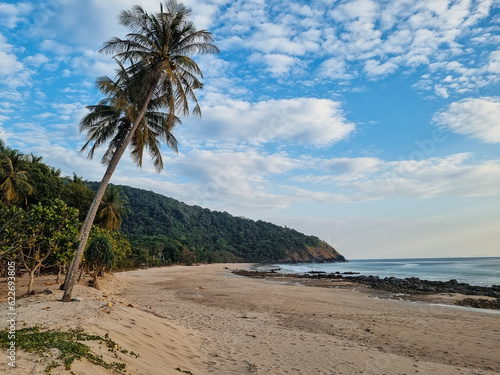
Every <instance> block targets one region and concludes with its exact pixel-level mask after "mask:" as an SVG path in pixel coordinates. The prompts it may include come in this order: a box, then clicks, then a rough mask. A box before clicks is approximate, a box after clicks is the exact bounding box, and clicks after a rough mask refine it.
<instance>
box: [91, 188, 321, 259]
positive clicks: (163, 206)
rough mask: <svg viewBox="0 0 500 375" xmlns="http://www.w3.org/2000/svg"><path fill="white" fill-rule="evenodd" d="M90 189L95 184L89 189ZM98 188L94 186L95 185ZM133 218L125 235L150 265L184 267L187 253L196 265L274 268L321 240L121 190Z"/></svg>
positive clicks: (124, 228) (128, 219) (123, 228)
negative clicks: (261, 264)
mask: <svg viewBox="0 0 500 375" xmlns="http://www.w3.org/2000/svg"><path fill="white" fill-rule="evenodd" d="M91 185H92V184H91ZM93 186H95V185H93ZM121 189H122V191H123V194H124V195H125V196H126V197H127V201H128V205H129V209H130V211H131V215H129V216H127V217H126V218H125V219H124V220H123V223H122V226H121V231H122V232H123V233H125V234H126V235H127V236H128V237H129V239H130V242H131V244H132V251H133V253H134V254H135V255H136V256H140V254H142V263H146V262H145V260H146V259H144V250H147V251H148V252H149V256H150V257H151V258H150V259H149V261H150V264H148V265H154V262H151V261H152V260H153V259H156V260H158V262H157V263H160V264H169V263H177V262H182V261H183V259H182V251H183V248H184V247H187V248H188V249H189V250H191V251H193V252H194V253H195V254H196V261H198V262H208V263H212V262H238V261H245V262H266V261H268V262H272V261H277V260H281V259H285V258H287V257H288V256H290V254H292V253H294V252H299V253H301V252H305V251H307V246H317V245H318V244H319V239H318V238H317V237H314V236H306V235H304V234H302V233H299V232H297V231H295V230H293V229H289V228H284V227H281V226H278V225H274V224H271V223H266V222H264V221H261V220H259V221H253V220H250V219H246V218H242V217H234V216H232V215H230V214H228V213H227V212H218V211H210V210H208V209H205V208H201V207H199V206H188V205H186V204H184V203H182V202H179V201H177V200H175V199H172V198H167V197H165V196H162V195H160V194H156V193H153V192H151V191H145V190H141V189H135V188H132V187H128V186H121Z"/></svg>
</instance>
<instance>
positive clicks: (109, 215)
mask: <svg viewBox="0 0 500 375" xmlns="http://www.w3.org/2000/svg"><path fill="white" fill-rule="evenodd" d="M126 203H127V201H126V200H125V199H122V197H121V196H120V190H119V189H118V188H117V187H114V186H110V187H108V188H107V190H106V193H104V196H103V197H102V201H101V205H100V207H99V211H97V217H96V221H97V224H98V225H99V226H100V227H101V228H104V229H106V230H116V229H118V228H119V227H120V225H121V223H122V216H123V215H124V214H125V213H126V209H125V204H126Z"/></svg>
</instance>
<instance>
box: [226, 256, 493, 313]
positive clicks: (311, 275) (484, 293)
mask: <svg viewBox="0 0 500 375" xmlns="http://www.w3.org/2000/svg"><path fill="white" fill-rule="evenodd" d="M280 271H281V269H280V268H279V267H278V268H272V269H269V270H262V268H261V267H260V269H259V266H258V265H252V266H250V267H249V269H243V270H233V273H235V274H237V275H240V276H244V277H251V278H261V279H268V280H269V279H289V280H295V282H299V283H301V282H303V281H304V280H308V281H313V284H315V285H316V286H321V287H335V286H336V285H343V284H346V283H347V285H351V284H359V285H365V286H366V287H368V288H369V289H372V290H374V291H383V292H389V293H391V294H389V297H387V296H386V297H387V298H391V296H393V295H396V296H405V297H406V299H407V300H410V301H421V302H432V301H438V302H442V303H445V304H452V305H457V306H464V307H472V308H480V309H493V310H500V286H497V285H493V286H490V287H485V286H476V285H469V284H466V283H459V282H457V281H456V280H449V281H430V280H423V279H419V278H416V277H408V278H404V279H402V278H396V277H385V278H380V277H378V276H365V275H359V276H350V275H353V274H356V273H354V272H344V273H340V272H335V273H326V272H324V271H309V272H307V273H281V272H280ZM346 275H347V276H346ZM330 283H331V284H330ZM367 292H368V293H370V292H371V290H369V291H367ZM445 295H450V296H454V297H456V298H453V299H452V300H449V301H448V299H443V298H442V296H445ZM438 296H441V298H438Z"/></svg>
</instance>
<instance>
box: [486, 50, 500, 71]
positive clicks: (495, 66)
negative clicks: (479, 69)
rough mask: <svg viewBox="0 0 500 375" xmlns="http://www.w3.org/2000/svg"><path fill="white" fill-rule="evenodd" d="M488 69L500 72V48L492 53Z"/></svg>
mask: <svg viewBox="0 0 500 375" xmlns="http://www.w3.org/2000/svg"><path fill="white" fill-rule="evenodd" d="M488 71H489V72H492V73H497V74H500V50H498V51H494V52H491V53H490V59H489V64H488Z"/></svg>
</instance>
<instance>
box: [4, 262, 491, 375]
mask: <svg viewBox="0 0 500 375" xmlns="http://www.w3.org/2000/svg"><path fill="white" fill-rule="evenodd" d="M248 266H249V265H241V264H237V265H235V264H215V265H203V266H193V267H184V266H175V267H167V268H156V269H146V270H136V271H129V272H121V273H116V274H114V275H110V276H107V277H106V279H105V280H103V281H102V283H101V284H102V290H100V291H97V290H94V289H91V288H88V287H85V286H82V285H78V286H76V287H75V290H74V293H73V296H74V297H76V296H79V297H81V298H82V301H81V302H72V303H62V302H60V301H59V299H60V298H61V296H62V291H60V290H59V289H58V285H56V284H55V283H53V282H52V283H50V281H47V282H46V283H47V284H51V285H43V287H42V286H40V285H38V288H37V290H39V291H41V290H43V289H45V288H48V289H50V290H51V291H53V294H48V295H47V294H37V295H35V296H31V297H27V298H22V299H19V300H18V306H17V313H18V318H17V327H18V328H22V327H28V326H34V325H39V326H40V327H42V328H47V329H62V330H68V329H69V328H77V327H81V328H83V329H84V330H85V331H86V332H88V333H93V334H98V335H101V336H104V335H105V334H106V333H108V334H109V336H110V337H111V338H112V339H113V340H114V341H116V343H117V344H118V345H120V346H121V347H123V348H125V349H128V350H133V351H134V352H135V353H137V354H139V357H137V358H136V357H134V356H130V355H125V354H124V355H120V357H121V358H120V360H121V361H122V362H124V363H126V364H127V367H126V373H128V374H144V375H145V374H155V375H156V374H182V373H192V374H194V375H203V374H235V375H236V374H238V375H239V374H246V373H256V374H306V375H310V374H311V375H312V374H325V375H326V374H328V375H329V374H346V375H349V374H387V375H390V374H426V375H427V374H450V375H451V374H453V375H455V374H478V375H479V374H484V375H490V374H499V373H500V314H498V312H495V311H489V312H488V311H485V310H474V309H468V308H458V307H453V306H445V305H435V304H429V303H423V302H410V301H400V300H393V299H387V298H382V297H384V296H382V295H377V294H374V293H373V292H370V291H369V290H367V289H366V288H365V287H363V286H359V285H343V284H342V283H336V284H331V285H322V287H317V286H309V285H307V284H308V282H307V281H304V282H301V283H299V282H298V281H295V280H281V281H276V280H272V281H268V280H262V279H252V278H245V277H241V276H236V275H233V274H232V273H231V270H230V269H234V268H244V267H248ZM52 279H53V278H50V280H52ZM47 280H49V279H47ZM52 281H53V280H52ZM2 285H3V284H2ZM2 287H3V286H2ZM445 297H446V296H440V300H441V301H446V298H445ZM2 304H3V305H4V307H5V311H6V306H7V305H6V302H5V301H3V302H2ZM6 325H7V324H6V319H3V321H2V323H1V325H0V327H1V328H2V329H3V328H5V327H6ZM92 345H93V349H94V350H95V351H96V352H97V353H99V354H102V355H103V356H104V358H105V359H107V360H109V361H112V360H116V358H112V356H111V355H110V354H109V353H108V352H107V350H106V348H100V347H99V345H98V344H92ZM54 355H56V353H54ZM44 361H45V362H44ZM50 361H51V359H50V358H46V359H44V360H42V361H40V359H39V357H37V356H35V355H34V354H31V353H25V352H21V351H19V352H18V353H17V359H16V364H17V366H18V367H17V368H16V369H15V370H9V369H7V370H5V369H6V368H7V366H6V364H7V359H6V355H2V356H0V368H1V369H2V370H1V371H0V372H2V373H13V374H43V373H45V372H44V369H45V366H44V363H48V362H50ZM4 370H5V371H4ZM72 371H73V373H75V374H81V375H84V374H88V375H90V374H111V373H112V371H110V370H106V369H104V368H101V367H96V366H95V365H93V364H91V363H89V362H88V361H86V360H82V361H78V362H75V363H74V364H73V367H72ZM52 373H53V374H70V372H69V371H66V370H63V367H58V368H56V369H54V370H53V371H52Z"/></svg>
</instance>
